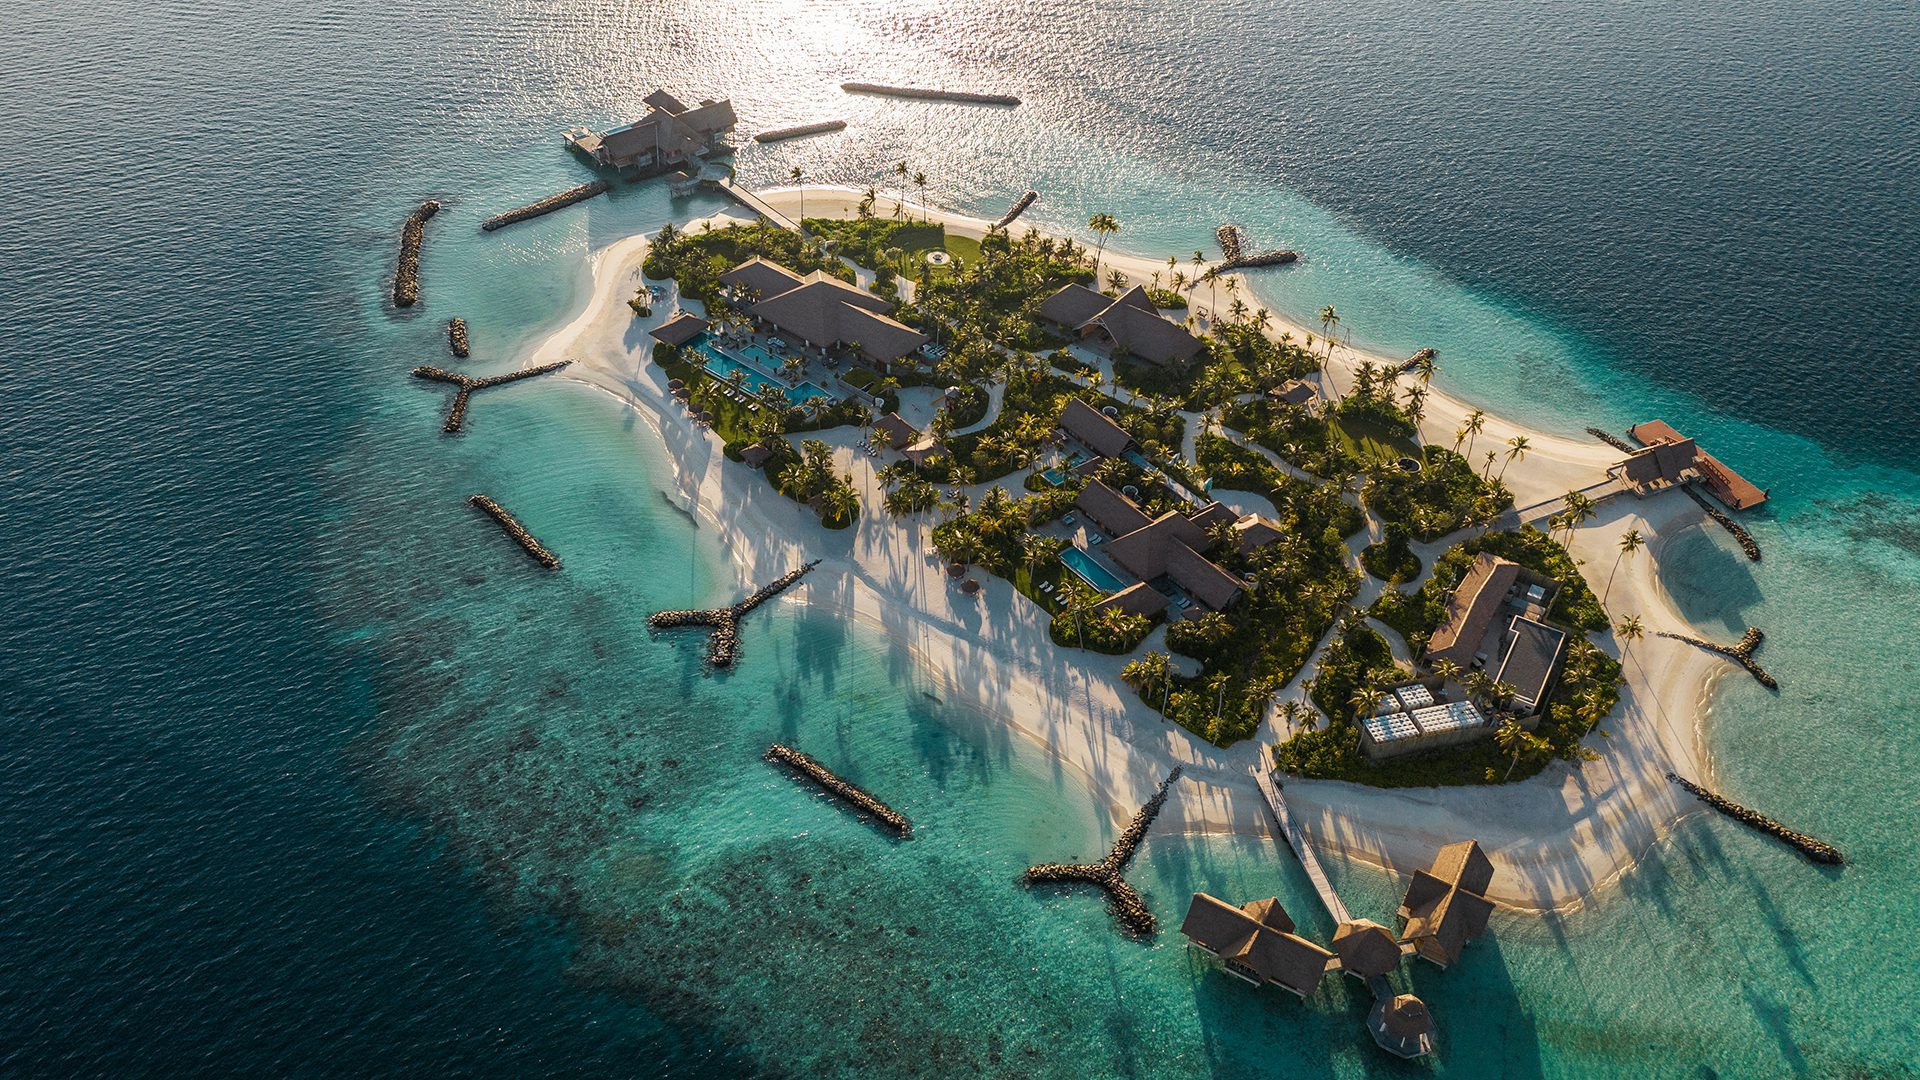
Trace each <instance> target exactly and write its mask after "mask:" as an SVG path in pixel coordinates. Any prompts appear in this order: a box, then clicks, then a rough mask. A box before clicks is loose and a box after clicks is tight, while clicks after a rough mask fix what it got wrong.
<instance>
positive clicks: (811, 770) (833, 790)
mask: <svg viewBox="0 0 1920 1080" xmlns="http://www.w3.org/2000/svg"><path fill="white" fill-rule="evenodd" d="M767 760H768V761H771V762H774V763H775V764H778V765H785V766H786V767H787V768H789V769H791V770H793V772H794V773H795V775H798V776H801V777H804V778H806V779H807V780H810V781H812V782H813V784H814V785H815V786H817V787H818V788H820V790H822V791H824V792H826V793H827V794H829V795H832V796H833V797H834V798H836V799H839V800H840V801H841V802H844V803H846V804H847V805H849V806H851V807H853V808H854V809H855V810H858V811H860V812H861V813H863V814H866V815H867V816H868V817H871V818H872V819H873V820H875V821H877V822H879V823H880V824H882V825H884V826H886V827H887V828H889V829H892V830H893V831H894V832H896V833H898V834H900V835H901V836H907V835H909V834H911V833H912V832H913V824H912V823H911V822H909V821H908V820H907V819H906V816H905V815H903V814H901V813H900V812H899V811H898V810H895V809H894V808H893V807H891V806H888V805H887V804H886V803H883V802H881V801H880V800H879V799H876V798H874V797H873V796H872V795H871V794H868V793H867V791H866V790H864V789H863V788H861V787H860V786H859V785H857V784H854V783H853V782H851V781H848V780H843V779H841V778H840V777H839V776H836V775H834V773H833V772H832V771H831V770H829V769H828V768H827V767H826V766H825V765H822V764H820V762H818V761H816V760H815V759H814V758H813V757H812V755H809V754H804V753H802V752H800V751H798V750H795V749H794V748H793V747H791V746H783V745H781V744H780V743H774V744H773V745H772V746H769V747H767Z"/></svg>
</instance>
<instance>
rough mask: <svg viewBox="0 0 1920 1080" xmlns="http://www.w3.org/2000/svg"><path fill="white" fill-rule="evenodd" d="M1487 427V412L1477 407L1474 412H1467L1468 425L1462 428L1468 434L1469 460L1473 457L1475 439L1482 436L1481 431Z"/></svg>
mask: <svg viewBox="0 0 1920 1080" xmlns="http://www.w3.org/2000/svg"><path fill="white" fill-rule="evenodd" d="M1486 427H1487V414H1486V413H1485V412H1484V411H1482V410H1480V409H1475V410H1473V411H1472V412H1470V413H1468V414H1467V422H1466V425H1465V426H1464V427H1462V428H1461V429H1460V430H1462V431H1464V432H1466V433H1467V436H1468V438H1467V458H1468V460H1472V458H1473V444H1474V441H1475V440H1477V439H1478V438H1480V433H1481V432H1482V431H1484V430H1486Z"/></svg>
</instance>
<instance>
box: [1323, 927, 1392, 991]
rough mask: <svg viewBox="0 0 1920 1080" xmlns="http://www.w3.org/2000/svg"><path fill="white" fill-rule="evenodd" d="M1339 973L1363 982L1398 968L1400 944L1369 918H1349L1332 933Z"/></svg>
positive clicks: (1390, 932)
mask: <svg viewBox="0 0 1920 1080" xmlns="http://www.w3.org/2000/svg"><path fill="white" fill-rule="evenodd" d="M1333 951H1334V952H1336V953H1338V954H1339V956H1340V970H1342V971H1344V972H1346V973H1347V974H1349V975H1351V976H1353V977H1354V978H1356V979H1359V980H1360V981H1362V982H1365V981H1366V980H1368V979H1371V978H1373V977H1374V976H1375V975H1385V974H1386V973H1387V972H1389V971H1392V970H1393V969H1394V968H1397V967H1399V966H1400V943H1399V942H1398V941H1395V940H1394V938H1393V932H1392V931H1391V930H1388V929H1387V928H1386V927H1384V926H1381V925H1380V924H1379V923H1377V922H1374V921H1373V920H1371V919H1351V920H1349V921H1347V922H1343V923H1341V924H1340V926H1339V928H1338V929H1336V930H1335V931H1334V932H1333Z"/></svg>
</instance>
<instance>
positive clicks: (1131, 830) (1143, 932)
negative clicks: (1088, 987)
mask: <svg viewBox="0 0 1920 1080" xmlns="http://www.w3.org/2000/svg"><path fill="white" fill-rule="evenodd" d="M1178 779H1180V766H1178V765H1176V766H1174V767H1173V771H1172V772H1170V773H1168V774H1167V778H1166V779H1165V780H1162V781H1160V788H1159V790H1157V791H1155V792H1154V793H1153V798H1151V799H1148V800H1147V803H1146V805H1144V806H1142V807H1141V808H1140V810H1139V812H1138V813H1136V814H1134V815H1133V820H1132V821H1131V822H1128V824H1127V827H1126V830H1125V831H1123V832H1122V833H1121V834H1120V839H1118V840H1117V841H1115V842H1114V845H1113V850H1112V851H1109V852H1107V857H1106V858H1104V859H1101V860H1100V861H1099V862H1096V863H1041V864H1040V865H1038V866H1029V867H1027V872H1026V875H1025V876H1024V877H1022V878H1021V880H1022V881H1023V882H1024V883H1026V884H1028V885H1039V884H1066V883H1084V884H1088V885H1093V886H1096V887H1098V888H1100V889H1101V890H1103V891H1104V892H1105V893H1106V894H1107V905H1108V907H1109V908H1110V909H1111V910H1112V911H1113V917H1114V918H1115V919H1116V920H1118V921H1119V923H1120V925H1121V926H1122V927H1124V928H1125V929H1126V930H1127V931H1128V932H1130V933H1133V934H1137V935H1139V936H1141V937H1147V936H1150V935H1151V934H1153V932H1154V930H1155V928H1156V926H1157V924H1156V922H1155V921H1154V918H1153V912H1152V910H1150V909H1149V908H1148V907H1147V902H1146V901H1145V900H1143V899H1141V897H1140V894H1139V892H1137V891H1136V890H1135V889H1134V888H1133V886H1131V885H1129V884H1127V881H1126V879H1125V878H1124V877H1122V876H1121V874H1122V873H1124V872H1125V870H1126V867H1127V861H1128V860H1129V859H1131V858H1133V853H1134V852H1135V851H1137V850H1139V847H1140V842H1141V841H1142V840H1144V839H1146V836H1147V830H1148V829H1149V828H1151V827H1152V826H1153V819H1154V818H1156V817H1158V816H1159V815H1160V808H1161V807H1162V806H1164V805H1166V802H1167V790H1168V789H1169V788H1171V787H1172V786H1173V782H1174V781H1175V780H1178Z"/></svg>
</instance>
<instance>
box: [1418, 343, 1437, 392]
mask: <svg viewBox="0 0 1920 1080" xmlns="http://www.w3.org/2000/svg"><path fill="white" fill-rule="evenodd" d="M1437 356H1439V354H1438V353H1436V352H1434V351H1433V350H1431V349H1429V350H1427V351H1425V352H1422V353H1421V354H1420V357H1419V359H1417V360H1415V361H1414V362H1413V373H1414V375H1416V376H1418V377H1419V379H1420V382H1421V383H1422V384H1423V385H1424V384H1428V383H1431V382H1433V371H1434V368H1436V367H1438V366H1439V365H1438V364H1436V363H1435V362H1434V359H1435V358H1436V357H1437Z"/></svg>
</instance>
